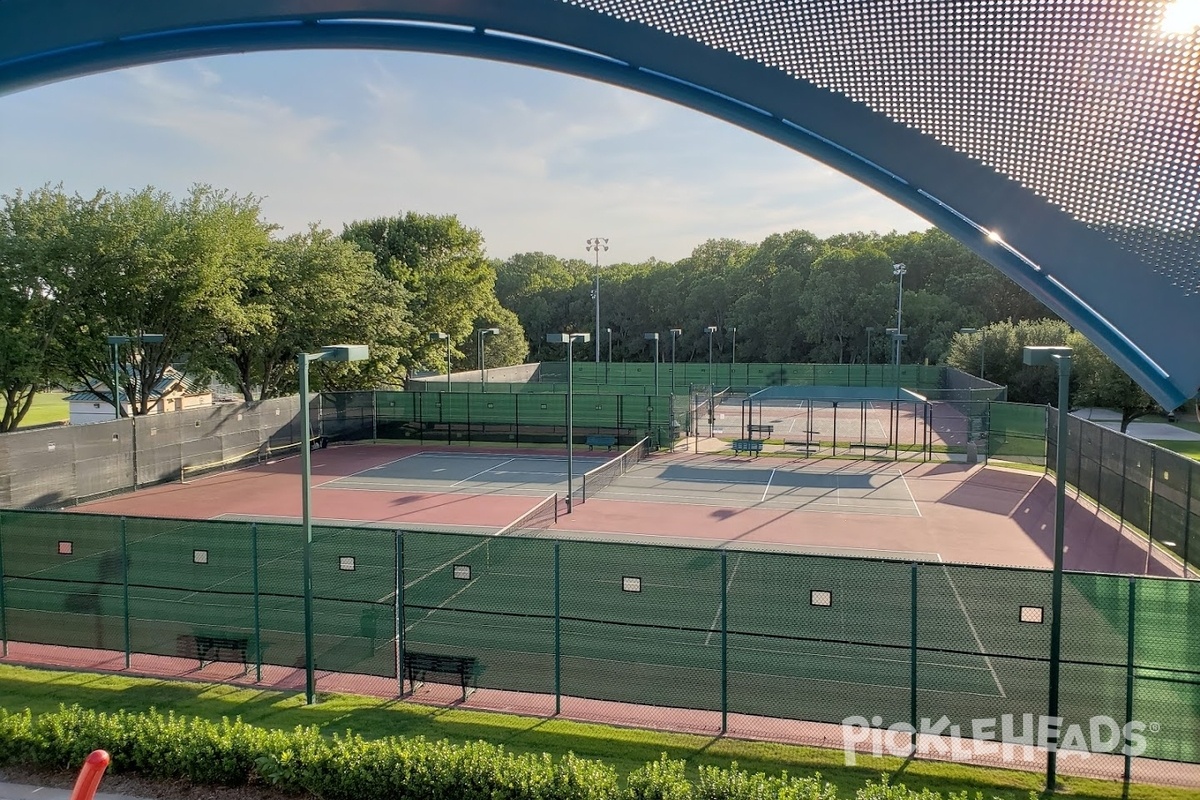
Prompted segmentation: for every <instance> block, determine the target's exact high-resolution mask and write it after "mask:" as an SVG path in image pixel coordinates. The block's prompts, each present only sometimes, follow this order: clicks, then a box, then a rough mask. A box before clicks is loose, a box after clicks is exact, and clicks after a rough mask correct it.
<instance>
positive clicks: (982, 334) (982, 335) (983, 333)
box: [958, 328, 987, 380]
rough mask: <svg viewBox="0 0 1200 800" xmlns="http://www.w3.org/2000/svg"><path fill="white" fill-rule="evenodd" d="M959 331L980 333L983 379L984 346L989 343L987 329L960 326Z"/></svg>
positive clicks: (980, 364) (980, 366) (980, 360)
mask: <svg viewBox="0 0 1200 800" xmlns="http://www.w3.org/2000/svg"><path fill="white" fill-rule="evenodd" d="M958 332H959V333H966V334H971V333H978V334H979V378H980V380H982V379H983V354H984V348H985V346H986V345H987V331H985V330H984V329H983V328H959V329H958Z"/></svg>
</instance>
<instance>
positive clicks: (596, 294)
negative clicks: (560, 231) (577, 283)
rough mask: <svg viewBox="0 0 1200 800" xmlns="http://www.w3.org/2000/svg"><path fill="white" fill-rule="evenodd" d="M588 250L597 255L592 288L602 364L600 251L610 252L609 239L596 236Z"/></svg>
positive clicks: (597, 358) (598, 359) (597, 353)
mask: <svg viewBox="0 0 1200 800" xmlns="http://www.w3.org/2000/svg"><path fill="white" fill-rule="evenodd" d="M587 249H588V251H589V252H593V251H594V252H595V253H596V277H595V285H594V286H593V287H592V301H593V302H594V303H595V305H596V363H597V364H599V363H600V251H601V250H604V251H605V252H607V251H608V239H605V238H604V237H602V236H595V237H592V238H591V239H588V240H587Z"/></svg>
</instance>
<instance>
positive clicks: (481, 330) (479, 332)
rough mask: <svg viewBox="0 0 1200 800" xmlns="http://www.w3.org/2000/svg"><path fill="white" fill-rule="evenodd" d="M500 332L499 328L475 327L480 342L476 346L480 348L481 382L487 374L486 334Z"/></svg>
mask: <svg viewBox="0 0 1200 800" xmlns="http://www.w3.org/2000/svg"><path fill="white" fill-rule="evenodd" d="M498 333H500V329H499V328H476V329H475V335H476V336H478V337H479V344H478V345H477V346H476V347H477V348H478V350H479V382H480V383H484V382H485V381H486V377H485V376H486V375H487V370H486V368H485V367H484V363H483V362H484V355H483V337H484V336H495V335H496V334H498ZM447 347H449V345H447Z"/></svg>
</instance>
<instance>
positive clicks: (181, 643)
mask: <svg viewBox="0 0 1200 800" xmlns="http://www.w3.org/2000/svg"><path fill="white" fill-rule="evenodd" d="M249 643H250V640H249V639H247V638H246V637H245V636H212V635H209V634H203V633H197V634H194V635H190V636H189V635H187V634H180V635H179V636H178V637H177V638H176V640H175V647H176V652H177V653H178V655H179V657H180V658H194V659H196V660H197V661H199V662H200V668H201V669H203V668H204V663H205V662H206V661H207V662H210V663H212V662H217V661H229V662H233V663H240V664H241V665H242V666H243V667H246V666H247V664H246V649H247V648H248V647H249Z"/></svg>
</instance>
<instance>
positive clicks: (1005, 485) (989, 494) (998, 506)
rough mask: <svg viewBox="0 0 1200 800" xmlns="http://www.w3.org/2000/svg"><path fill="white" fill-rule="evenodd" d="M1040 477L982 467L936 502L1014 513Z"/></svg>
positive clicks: (987, 510) (1003, 514) (1007, 513)
mask: <svg viewBox="0 0 1200 800" xmlns="http://www.w3.org/2000/svg"><path fill="white" fill-rule="evenodd" d="M1041 479H1042V476H1041V474H1034V473H1028V474H1027V473H1019V472H1000V471H998V470H980V471H979V472H976V473H975V474H974V475H972V476H971V477H969V478H967V479H966V480H965V481H963V482H962V483H961V484H959V485H958V486H957V487H955V488H954V489H952V490H951V491H949V492H947V493H946V494H945V495H944V496H943V497H942V498H941V499H940V500H938V501H937V502H939V503H943V504H945V505H950V506H959V507H960V508H971V509H974V510H976V511H983V512H985V513H988V514H999V515H1000V516H1004V517H1011V516H1013V515H1014V514H1016V513H1017V510H1018V509H1020V508H1021V505H1022V503H1023V502H1024V501H1025V499H1026V498H1027V497H1028V496H1029V493H1030V492H1032V491H1033V489H1034V487H1036V486H1037V485H1038V482H1039V481H1040V480H1041Z"/></svg>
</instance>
